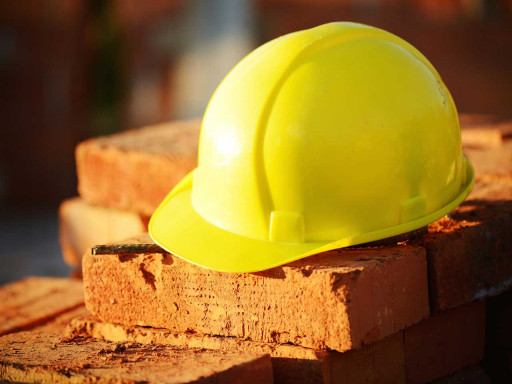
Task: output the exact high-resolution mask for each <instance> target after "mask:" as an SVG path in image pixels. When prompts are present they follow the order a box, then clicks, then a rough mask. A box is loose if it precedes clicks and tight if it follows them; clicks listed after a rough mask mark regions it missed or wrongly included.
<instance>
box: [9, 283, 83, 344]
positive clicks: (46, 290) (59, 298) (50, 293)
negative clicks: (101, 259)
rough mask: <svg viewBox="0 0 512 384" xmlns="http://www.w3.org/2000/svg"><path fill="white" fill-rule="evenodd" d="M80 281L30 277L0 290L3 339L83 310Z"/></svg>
mask: <svg viewBox="0 0 512 384" xmlns="http://www.w3.org/2000/svg"><path fill="white" fill-rule="evenodd" d="M83 303H84V295H83V285H82V282H81V281H78V280H71V279H63V278H54V277H29V278H26V279H23V280H19V281H17V282H14V283H11V284H8V285H5V286H3V287H1V288H0V309H1V311H0V335H3V334H6V333H10V332H14V331H17V330H20V329H24V328H27V327H32V326H34V325H37V324H41V323H43V322H46V321H48V320H50V319H52V318H54V317H56V316H57V315H59V314H62V313H64V312H67V311H70V310H72V309H74V308H77V307H79V306H82V305H83Z"/></svg>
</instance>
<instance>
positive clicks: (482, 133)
mask: <svg viewBox="0 0 512 384" xmlns="http://www.w3.org/2000/svg"><path fill="white" fill-rule="evenodd" d="M459 120H460V125H461V136H462V145H463V147H464V148H493V147H498V146H500V145H502V144H503V143H504V141H505V140H507V139H508V138H510V136H511V135H512V121H510V120H502V119H499V118H497V117H494V116H488V115H487V116H486V115H475V114H462V115H460V116H459Z"/></svg>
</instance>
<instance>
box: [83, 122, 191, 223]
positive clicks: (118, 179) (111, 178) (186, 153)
mask: <svg viewBox="0 0 512 384" xmlns="http://www.w3.org/2000/svg"><path fill="white" fill-rule="evenodd" d="M199 126H200V122H199V120H190V121H177V122H174V123H167V124H161V125H154V126H150V127H146V128H141V129H137V130H131V131H127V132H124V133H120V134H116V135H111V136H105V137H100V138H95V139H90V140H87V141H84V142H82V143H81V144H79V145H78V147H77V149H76V165H77V176H78V191H79V193H80V196H81V197H82V198H84V199H85V200H86V201H88V202H90V203H93V204H97V205H102V206H105V207H110V208H115V209H121V210H128V211H133V212H137V213H140V214H142V215H146V216H150V215H151V214H152V213H153V211H154V210H155V208H156V207H157V206H158V204H159V203H160V202H161V201H162V200H163V198H164V197H165V196H166V195H167V193H169V191H170V190H171V188H172V187H173V186H174V185H176V184H177V183H178V182H179V181H180V180H181V179H182V178H183V177H184V176H185V175H186V174H187V173H189V172H190V171H191V170H192V169H194V168H195V167H196V164H197V141H198V136H199Z"/></svg>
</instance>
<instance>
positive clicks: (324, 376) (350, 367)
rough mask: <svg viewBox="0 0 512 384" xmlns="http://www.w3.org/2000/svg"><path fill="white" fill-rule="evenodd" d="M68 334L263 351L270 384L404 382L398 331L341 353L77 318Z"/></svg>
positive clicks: (123, 340) (141, 341) (111, 339)
mask: <svg viewBox="0 0 512 384" xmlns="http://www.w3.org/2000/svg"><path fill="white" fill-rule="evenodd" d="M67 334H68V335H69V336H90V337H94V338H97V339H104V340H109V341H114V342H137V343H141V344H165V345H173V346H178V347H192V348H207V349H215V350H217V349H222V350H228V351H247V352H253V353H259V354H262V353H263V354H269V355H270V357H271V358H272V365H273V371H274V381H275V382H276V383H283V384H285V383H340V384H343V383H346V384H359V383H361V384H363V383H369V382H372V383H385V382H389V383H397V384H398V383H404V382H405V371H404V368H403V366H404V354H403V334H402V332H397V333H396V334H394V335H392V336H390V337H388V338H386V339H384V340H381V341H379V342H377V343H374V344H371V345H368V346H365V347H363V348H362V349H360V350H356V351H348V352H345V353H340V352H335V351H315V350H313V349H308V348H304V347H300V346H295V345H287V344H276V343H260V342H255V341H250V340H243V339H239V338H234V337H214V336H208V335H197V334H192V333H178V334H176V333H173V332H171V331H170V330H168V329H163V328H148V327H137V326H124V325H119V324H111V323H103V322H101V321H99V320H98V319H96V318H94V317H91V316H89V317H79V318H76V319H74V320H72V321H71V323H70V324H69V326H68V330H67Z"/></svg>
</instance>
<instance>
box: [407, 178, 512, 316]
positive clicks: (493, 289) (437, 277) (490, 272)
mask: <svg viewBox="0 0 512 384" xmlns="http://www.w3.org/2000/svg"><path fill="white" fill-rule="evenodd" d="M511 186H512V184H511V183H484V185H480V182H478V183H477V184H476V187H475V193H474V194H472V195H471V196H470V197H469V199H468V200H467V201H466V202H465V203H464V204H463V205H461V206H460V207H459V208H457V209H456V210H455V211H454V212H452V213H451V214H450V215H449V216H448V217H445V218H443V219H441V220H438V221H437V222H435V223H434V224H432V225H430V227H429V234H428V235H426V236H423V237H422V238H421V239H419V240H418V241H416V243H418V244H421V245H422V246H424V247H425V248H426V250H427V264H428V277H429V296H430V304H431V310H433V311H443V310H446V309H449V308H455V307H458V306H461V305H464V304H466V303H470V302H472V301H474V300H479V299H483V298H487V297H491V296H495V295H497V294H499V293H501V292H503V291H505V290H507V289H508V288H510V287H511V286H512V257H511V255H512V200H511V197H512V188H511Z"/></svg>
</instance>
